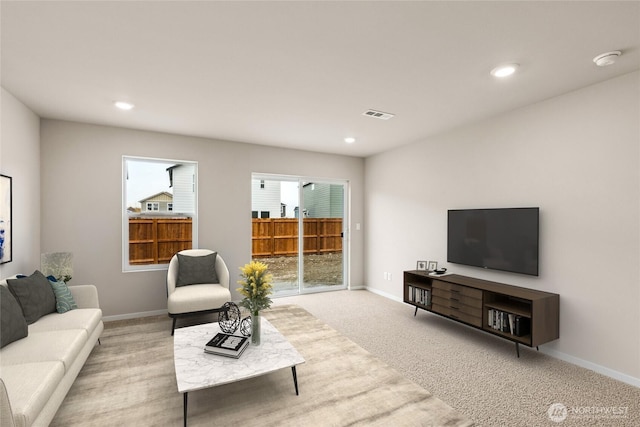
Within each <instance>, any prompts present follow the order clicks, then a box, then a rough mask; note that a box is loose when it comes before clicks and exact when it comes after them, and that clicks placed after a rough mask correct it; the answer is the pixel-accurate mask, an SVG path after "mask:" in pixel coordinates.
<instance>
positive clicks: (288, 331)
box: [51, 305, 473, 427]
mask: <svg viewBox="0 0 640 427" xmlns="http://www.w3.org/2000/svg"><path fill="white" fill-rule="evenodd" d="M264 316H265V317H266V318H267V319H269V321H270V322H271V323H272V324H273V325H274V326H275V327H276V328H278V330H279V331H280V332H281V333H282V334H283V335H284V336H286V337H287V338H288V339H289V341H290V342H291V343H292V344H293V345H294V346H295V347H296V349H297V350H298V351H299V352H300V354H302V356H303V357H304V358H305V363H304V364H302V365H299V366H298V367H297V375H298V386H299V391H300V394H299V395H298V396H296V394H295V390H294V387H293V381H292V377H291V370H290V369H283V370H282V371H279V372H275V373H273V374H269V375H265V376H261V377H257V378H253V379H249V380H245V381H241V382H238V383H233V384H228V385H224V386H220V387H215V388H211V389H206V390H200V391H196V392H192V393H189V415H188V422H189V425H190V426H210V425H238V426H243V427H244V426H301V425H304V426H389V425H393V426H470V425H473V423H472V422H471V421H470V420H469V419H467V418H465V417H464V416H462V415H461V414H459V413H457V412H456V411H455V410H453V409H452V408H451V407H450V406H448V405H447V404H445V403H444V402H442V401H441V400H439V399H438V398H436V397H434V396H432V395H431V394H430V393H429V392H428V391H427V390H425V389H423V388H422V387H420V386H418V385H416V384H415V383H413V382H411V381H409V380H407V379H405V378H403V377H402V376H401V375H400V374H399V373H398V372H397V371H396V370H394V369H392V368H391V367H389V366H388V365H387V364H385V363H384V362H382V361H380V360H379V359H377V358H376V357H374V356H373V355H371V354H370V353H368V352H367V351H365V350H364V349H362V348H361V347H359V346H358V345H356V344H355V343H354V342H352V341H351V340H349V339H348V338H346V337H344V336H343V335H341V334H340V333H338V332H337V331H336V330H334V329H332V328H331V327H329V326H327V325H326V324H325V323H323V322H321V321H320V320H318V319H317V318H315V317H313V316H312V315H311V314H309V313H308V312H307V311H305V310H304V309H302V308H301V307H299V306H296V305H286V306H278V307H274V308H272V309H269V310H266V311H264ZM170 329H171V327H170V321H169V319H168V318H166V317H153V318H144V319H135V320H128V321H118V322H109V323H107V324H106V325H105V331H104V333H103V335H102V337H101V342H102V345H99V346H96V348H95V349H94V351H93V353H92V354H91V356H90V357H89V359H88V360H87V363H86V364H85V366H84V368H83V369H82V371H81V372H80V375H79V376H78V378H77V379H76V381H75V383H74V385H73V387H72V388H71V390H70V391H69V394H68V395H67V397H66V399H65V401H64V403H63V404H62V406H61V408H60V410H59V411H58V413H57V414H56V417H55V418H54V420H53V422H52V424H51V425H52V426H65V427H69V426H84V425H91V426H179V425H182V422H183V413H182V410H183V406H182V402H183V400H182V395H181V394H180V393H178V390H177V385H176V378H175V370H174V366H173V337H171V335H170ZM398 357H402V349H401V348H399V349H398ZM407 363H411V361H410V360H407ZM424 368H425V367H423V366H416V369H424Z"/></svg>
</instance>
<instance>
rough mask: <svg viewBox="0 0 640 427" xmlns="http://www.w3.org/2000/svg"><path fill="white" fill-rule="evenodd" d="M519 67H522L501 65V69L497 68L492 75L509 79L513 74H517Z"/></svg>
mask: <svg viewBox="0 0 640 427" xmlns="http://www.w3.org/2000/svg"><path fill="white" fill-rule="evenodd" d="M519 66H520V65H518V64H505V65H500V66H499V67H496V68H494V69H493V70H491V75H492V76H494V77H500V78H502V77H508V76H510V75H512V74H513V73H515V72H516V70H517V69H518V67H519Z"/></svg>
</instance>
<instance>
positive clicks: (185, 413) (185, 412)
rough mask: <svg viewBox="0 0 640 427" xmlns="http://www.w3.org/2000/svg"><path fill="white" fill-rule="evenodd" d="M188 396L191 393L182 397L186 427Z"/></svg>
mask: <svg viewBox="0 0 640 427" xmlns="http://www.w3.org/2000/svg"><path fill="white" fill-rule="evenodd" d="M188 394H189V393H187V392H185V393H184V394H183V395H182V403H183V408H184V409H183V415H182V417H183V419H184V427H187V395H188Z"/></svg>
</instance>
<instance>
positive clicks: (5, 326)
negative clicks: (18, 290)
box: [0, 285, 29, 348]
mask: <svg viewBox="0 0 640 427" xmlns="http://www.w3.org/2000/svg"><path fill="white" fill-rule="evenodd" d="M28 333H29V327H28V326H27V321H26V320H24V316H23V315H22V308H21V307H20V304H18V301H16V299H15V297H14V296H13V295H12V294H11V292H10V291H9V289H8V288H7V287H6V286H2V285H0V348H2V347H4V346H5V345H7V344H11V343H12V342H14V341H17V340H19V339H21V338H24V337H26V336H27V334H28Z"/></svg>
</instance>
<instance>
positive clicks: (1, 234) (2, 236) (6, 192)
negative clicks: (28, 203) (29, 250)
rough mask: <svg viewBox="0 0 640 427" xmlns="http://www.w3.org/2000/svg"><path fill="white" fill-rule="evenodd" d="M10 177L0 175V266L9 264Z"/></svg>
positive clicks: (10, 255) (10, 241)
mask: <svg viewBox="0 0 640 427" xmlns="http://www.w3.org/2000/svg"><path fill="white" fill-rule="evenodd" d="M11 184H12V182H11V177H10V176H6V175H0V264H4V263H7V262H11V259H12V257H13V253H12V239H11V209H12V206H11V201H12V200H11V197H12V195H11Z"/></svg>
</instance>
